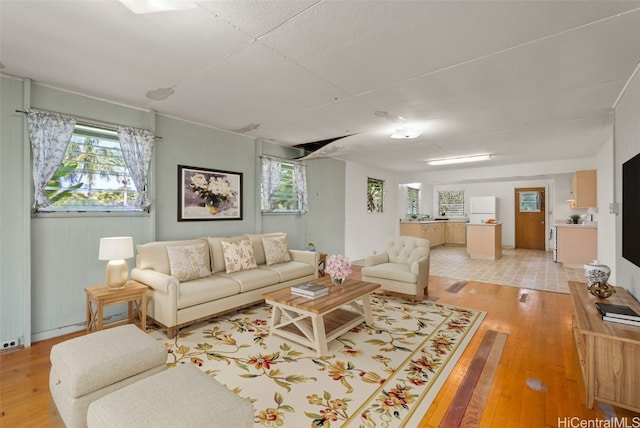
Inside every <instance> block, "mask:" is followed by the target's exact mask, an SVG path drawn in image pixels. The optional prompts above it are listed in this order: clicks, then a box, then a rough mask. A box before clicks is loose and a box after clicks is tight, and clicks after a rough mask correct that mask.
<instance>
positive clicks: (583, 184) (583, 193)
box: [570, 169, 598, 208]
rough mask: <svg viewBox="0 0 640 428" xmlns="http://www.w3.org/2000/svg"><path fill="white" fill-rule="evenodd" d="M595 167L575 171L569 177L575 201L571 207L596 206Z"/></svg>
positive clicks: (596, 183) (596, 182) (596, 181)
mask: <svg viewBox="0 0 640 428" xmlns="http://www.w3.org/2000/svg"><path fill="white" fill-rule="evenodd" d="M596 174H597V172H596V170H595V169H588V170H583V171H576V173H575V175H574V176H573V177H572V178H571V184H570V190H571V195H572V196H573V201H575V203H572V204H571V208H592V207H597V206H598V190H597V185H598V180H597V175H596Z"/></svg>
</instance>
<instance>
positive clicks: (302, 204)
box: [261, 156, 307, 213]
mask: <svg viewBox="0 0 640 428" xmlns="http://www.w3.org/2000/svg"><path fill="white" fill-rule="evenodd" d="M261 187H262V189H261V190H262V212H269V213H305V212H307V182H306V167H305V165H304V164H303V163H301V162H287V161H286V160H281V159H276V158H271V157H267V156H263V157H262V181H261Z"/></svg>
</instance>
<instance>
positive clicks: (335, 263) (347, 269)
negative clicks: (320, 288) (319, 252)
mask: <svg viewBox="0 0 640 428" xmlns="http://www.w3.org/2000/svg"><path fill="white" fill-rule="evenodd" d="M325 272H326V273H328V274H329V276H331V277H332V278H335V279H346V278H347V276H349V274H350V273H351V263H349V259H347V258H346V257H345V256H343V255H341V254H337V255H336V254H332V255H330V256H329V257H327V267H326V269H325Z"/></svg>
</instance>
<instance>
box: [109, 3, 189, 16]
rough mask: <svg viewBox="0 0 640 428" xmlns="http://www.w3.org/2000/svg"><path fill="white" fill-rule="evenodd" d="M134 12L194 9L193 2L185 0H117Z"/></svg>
mask: <svg viewBox="0 0 640 428" xmlns="http://www.w3.org/2000/svg"><path fill="white" fill-rule="evenodd" d="M118 1H119V2H120V3H122V4H123V5H125V6H126V7H127V8H128V9H129V10H131V12H133V13H135V14H143V13H153V12H169V11H174V10H186V9H195V8H196V7H198V5H197V4H195V2H192V1H186V0H118Z"/></svg>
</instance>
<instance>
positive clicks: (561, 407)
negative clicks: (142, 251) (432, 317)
mask: <svg viewBox="0 0 640 428" xmlns="http://www.w3.org/2000/svg"><path fill="white" fill-rule="evenodd" d="M354 271H355V272H354V276H356V277H359V268H358V267H357V266H354ZM454 284H456V286H455V287H452V286H453V285H454ZM448 289H450V290H451V291H448ZM429 298H431V299H437V301H438V302H441V303H450V304H453V305H457V306H463V307H470V308H474V309H481V310H484V311H487V317H486V318H485V320H484V322H483V323H482V325H481V326H480V329H479V330H478V332H477V333H476V334H475V336H474V337H473V339H472V341H471V343H470V344H469V346H468V347H467V349H466V350H465V352H464V354H463V355H462V357H461V359H460V361H459V362H458V364H457V365H456V367H455V369H454V370H453V372H452V373H451V375H450V376H449V377H448V379H447V380H446V382H445V383H444V385H443V387H442V389H441V391H440V393H439V394H438V395H437V397H436V399H435V401H434V402H433V404H432V405H431V407H430V408H429V410H428V411H427V413H426V414H425V416H424V418H423V420H422V422H421V424H420V427H424V428H426V427H438V426H439V425H440V423H441V421H442V420H443V418H444V416H445V414H446V413H447V411H448V410H449V407H450V405H451V404H452V403H453V402H454V398H455V396H456V392H457V391H458V389H459V386H460V385H461V384H463V380H464V378H465V375H467V371H468V369H469V366H470V364H471V361H472V360H473V358H474V356H475V355H476V351H477V350H478V348H479V346H480V344H481V343H482V340H483V338H484V337H485V334H486V333H487V332H488V331H490V330H491V331H495V332H499V333H504V334H506V335H507V338H506V342H505V345H504V349H503V351H502V355H501V357H500V359H499V363H497V368H496V369H495V375H493V378H492V382H489V384H488V385H487V386H486V388H480V387H479V385H476V388H475V390H476V392H482V391H483V390H486V401H483V400H480V401H475V400H472V401H471V406H475V407H477V408H473V409H470V410H471V413H472V414H474V415H475V420H476V422H474V424H473V425H470V424H466V425H465V427H468V426H481V427H498V426H499V427H562V426H567V427H568V426H572V425H569V422H568V421H569V420H570V419H571V418H577V419H574V421H578V420H581V421H595V420H596V419H599V420H604V419H609V418H612V417H617V418H618V420H622V419H623V418H626V422H627V424H628V426H638V425H632V423H634V422H635V423H636V424H640V415H639V414H636V413H633V412H630V411H627V410H624V409H620V408H616V407H612V406H609V405H602V404H598V403H596V406H594V409H587V408H586V407H585V404H584V403H585V393H584V386H583V382H582V378H581V374H580V366H579V363H578V359H577V358H578V357H577V353H576V350H575V346H574V342H573V338H572V336H571V334H572V333H571V301H570V297H569V295H566V294H560V293H550V292H545V291H536V290H529V289H520V288H515V287H506V286H500V285H494V284H488V283H481V282H474V281H468V282H466V284H463V283H460V280H457V279H447V278H441V277H431V278H430V283H429ZM81 334H83V333H75V334H73V335H68V336H63V337H58V338H55V339H50V340H46V341H42V342H37V343H35V344H33V346H32V347H31V348H29V349H25V350H21V351H16V352H13V353H9V354H4V355H0V427H17V426H20V427H59V426H62V422H61V420H60V417H59V416H58V414H57V411H56V409H55V406H54V405H53V404H52V401H51V396H50V394H49V386H48V376H49V367H50V366H49V351H50V349H51V347H52V346H53V345H54V344H55V343H58V342H61V341H63V340H66V339H69V338H70V337H75V336H78V335H81ZM493 363H495V361H494V362H493ZM479 383H480V382H479ZM477 402H480V403H484V405H482V404H474V403H477ZM453 410H454V411H458V409H453ZM461 411H462V410H461ZM633 418H636V419H633ZM585 423H586V422H585ZM573 426H587V425H573ZM588 426H604V425H602V424H601V425H588ZM617 426H624V425H617Z"/></svg>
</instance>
